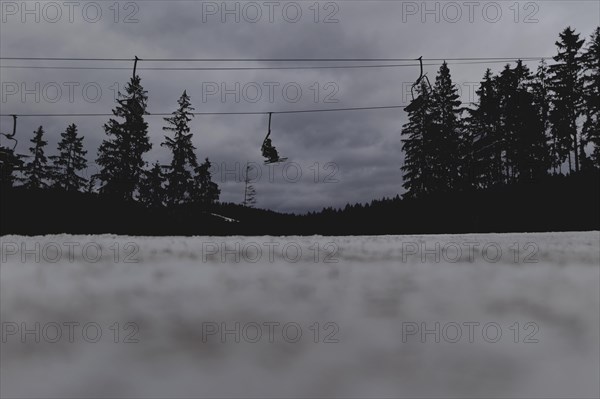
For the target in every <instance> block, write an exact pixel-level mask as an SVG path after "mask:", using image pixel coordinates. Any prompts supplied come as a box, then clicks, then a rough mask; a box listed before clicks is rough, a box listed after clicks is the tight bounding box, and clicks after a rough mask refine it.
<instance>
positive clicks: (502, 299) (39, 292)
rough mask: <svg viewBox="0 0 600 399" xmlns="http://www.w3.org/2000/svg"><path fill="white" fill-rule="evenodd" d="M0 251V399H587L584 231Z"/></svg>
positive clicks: (593, 310) (595, 253)
mask: <svg viewBox="0 0 600 399" xmlns="http://www.w3.org/2000/svg"><path fill="white" fill-rule="evenodd" d="M1 241H2V251H3V253H2V265H1V269H0V273H1V275H0V283H1V284H0V300H1V301H0V307H1V315H0V316H1V320H2V331H3V337H2V344H1V351H0V356H1V357H0V360H1V365H0V394H1V395H0V396H1V397H3V398H4V397H27V398H33V397H52V398H58V397H60V398H69V397H78V398H85V397H137V398H140V397H144V398H146V397H169V398H176V397H229V398H231V397H240V398H250V397H252V398H256V397H295V398H299V397H429V398H430V397H444V398H446V397H478V398H480V397H481V398H484V397H494V398H500V397H520V398H527V397H536V398H552V397H580V398H583V397H596V398H597V397H599V396H600V388H599V382H598V379H599V374H600V366H599V362H600V342H599V341H600V335H599V322H600V320H599V318H600V316H599V308H600V293H599V291H600V253H599V252H600V249H599V245H600V233H599V232H585V233H546V234H506V235H504V234H502V235H501V234H490V235H440V236H382V237H227V238H215V237H190V238H181V237H168V238H147V237H118V236H110V235H104V236H67V235H61V236H45V237H17V236H5V237H2V238H1ZM128 243H130V244H131V245H133V247H131V246H128ZM265 243H267V244H265ZM474 243H478V245H475V244H474ZM515 243H517V244H516V245H515ZM75 244H77V246H75ZM36 245H37V247H36ZM285 245H287V247H286V249H285V251H283V247H284V246H285ZM436 245H437V246H436ZM69 246H71V248H73V250H72V251H67V248H68V247H69ZM469 246H471V248H473V250H472V251H468V250H467V248H468V247H469ZM484 246H487V247H486V248H485V251H484V249H483V247H484ZM57 247H59V248H61V251H62V252H61V253H60V254H59V253H58V250H57ZM83 247H85V248H86V249H85V251H84V250H83ZM16 248H18V249H16ZM138 248H139V252H137V249H138ZM269 248H271V249H272V250H269ZM298 248H300V250H301V251H302V253H301V255H300V259H299V260H298V261H294V260H295V258H296V257H297V254H296V252H298ZM416 248H418V249H417V250H415V249H416ZM458 248H460V251H461V252H460V253H459V250H458ZM498 248H500V249H501V251H502V254H501V256H499V257H498V256H496V254H495V252H494V251H495V250H497V249H498ZM517 248H518V251H517ZM23 249H25V250H26V251H29V252H26V251H23ZM99 249H100V251H98V250H99ZM258 249H260V251H261V252H262V253H259V251H258ZM317 250H318V251H317ZM426 250H427V251H426ZM115 254H117V255H118V258H116V259H115ZM36 255H39V257H40V259H39V261H36V259H35V256H36ZM57 255H58V256H57ZM70 255H73V256H72V257H71V256H70ZM423 255H424V256H425V259H423V258H422V256H423ZM457 255H460V259H458V260H456V259H457V258H458V257H459V256H457ZM515 256H516V258H515ZM23 257H24V259H23ZM57 257H58V260H56V259H57ZM436 257H439V262H438V260H437V259H436ZM125 258H127V259H125ZM126 260H127V262H126ZM136 260H137V261H138V262H137V263H129V262H128V261H136ZM36 322H37V323H40V324H39V326H40V327H39V328H38V330H37V331H38V332H37V333H36V327H35V326H36V324H35V323H36ZM70 322H75V323H79V324H78V325H75V324H71V326H72V328H73V337H69V327H66V326H65V325H64V323H70ZM128 322H130V323H135V324H129V325H127V324H126V323H128ZM269 322H273V323H279V324H278V325H276V324H267V326H265V323H269ZM317 322H318V323H319V325H318V328H317V326H316V325H315V324H314V323H317ZM328 322H330V323H334V324H326V323H328ZM436 322H438V323H440V324H439V327H436ZM86 323H97V324H93V325H92V326H95V328H97V327H99V328H100V329H101V332H102V336H101V338H99V339H98V342H97V343H92V341H94V340H95V337H96V335H97V333H96V331H95V330H94V328H89V325H88V327H86V331H85V333H84V332H83V331H82V330H83V329H84V326H85V325H87V324H86ZM114 323H119V324H118V326H115V325H114ZM222 323H225V324H222ZM236 323H239V328H237V327H236ZM290 323H292V324H290ZM293 323H296V324H293ZM465 323H466V324H465ZM470 323H479V324H478V325H477V324H470ZM490 323H492V324H490ZM494 323H495V324H494ZM515 323H518V325H515ZM527 323H529V324H527ZM57 325H58V326H59V327H60V332H61V334H62V336H61V338H60V339H59V340H58V342H56V343H53V341H56V340H57V339H56V338H57V332H58V331H59V328H58V327H57ZM269 325H270V326H271V327H268V326H269ZM135 326H137V327H139V330H138V331H136V330H135ZM257 326H259V327H257ZM284 326H287V327H286V328H287V329H286V331H285V332H283V331H282V330H283V327H284ZM290 326H291V327H290ZM457 326H458V328H457ZM469 326H471V327H469ZM484 326H487V328H486V331H485V332H484V331H483V330H484ZM215 327H216V328H217V330H215ZM222 327H224V328H225V329H228V330H229V331H233V332H229V333H227V332H225V334H222V333H223V331H222V329H221V328H222ZM298 327H299V328H301V331H302V336H301V337H299V338H298V337H297V335H298V334H297V329H298ZM498 327H499V328H500V330H501V334H502V335H501V337H500V338H497V336H498V334H497V331H496V330H497V328H498ZM15 328H16V330H15ZM259 328H260V333H261V334H262V335H261V337H260V339H258V342H252V341H256V338H257V337H258V333H259ZM415 328H417V329H418V331H417V332H415ZM470 328H472V331H473V336H472V337H470V336H469V332H470ZM270 329H272V330H271V331H270ZM425 329H426V330H427V331H425V334H424V335H422V333H423V332H424V330H425ZM459 329H460V332H461V334H462V336H461V337H460V338H459V339H458V340H457V339H456V338H457V336H458V331H459ZM24 330H26V331H24ZM31 330H32V331H33V333H32V332H27V331H31ZM436 330H437V332H436ZM116 331H118V332H119V334H118V335H116V333H115V332H116ZM236 331H237V332H236ZM315 331H318V332H319V334H318V335H317V334H316V333H315ZM428 331H432V332H428ZM270 332H272V333H273V334H272V335H271V334H270ZM23 333H25V334H24V335H23ZM36 334H37V335H38V336H37V337H36ZM128 335H130V336H129V337H128V338H127V337H126V336H128ZM236 335H237V337H236ZM436 335H438V337H436ZM71 338H72V339H71ZM236 339H238V340H239V342H236ZM36 340H39V342H36ZM115 340H116V341H118V343H114V341H115ZM135 340H137V341H138V342H137V343H133V342H129V343H127V342H124V341H135ZM436 340H439V342H436ZM515 340H516V341H518V342H517V343H515ZM71 341H72V342H71ZM293 341H297V342H293ZM315 341H317V343H315ZM335 341H338V342H335ZM455 341H457V342H455ZM495 341H497V342H495ZM536 341H537V342H536Z"/></svg>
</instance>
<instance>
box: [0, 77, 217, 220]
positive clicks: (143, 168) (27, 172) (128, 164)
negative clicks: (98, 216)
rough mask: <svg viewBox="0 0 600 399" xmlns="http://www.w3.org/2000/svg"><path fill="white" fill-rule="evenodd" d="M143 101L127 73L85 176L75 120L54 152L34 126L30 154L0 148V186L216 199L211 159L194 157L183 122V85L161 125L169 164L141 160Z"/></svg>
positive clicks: (161, 201) (158, 203)
mask: <svg viewBox="0 0 600 399" xmlns="http://www.w3.org/2000/svg"><path fill="white" fill-rule="evenodd" d="M147 101H148V95H147V92H146V91H145V90H144V89H143V87H142V86H141V84H140V78H139V76H137V75H136V76H134V77H132V78H131V80H130V82H129V84H128V85H126V87H125V93H119V98H118V99H117V106H116V107H115V108H114V109H113V114H114V116H115V118H111V119H110V120H109V121H108V122H107V123H106V124H104V131H105V133H106V136H107V137H106V139H105V140H104V141H103V142H102V144H101V145H100V148H99V149H98V157H97V159H96V164H97V165H98V166H99V168H100V169H99V173H98V174H95V175H92V176H91V177H90V178H89V179H86V178H85V177H83V176H82V175H81V174H82V171H83V170H85V169H86V168H87V161H86V154H87V151H86V150H85V149H84V147H83V139H84V137H83V136H81V135H79V133H78V131H77V126H76V125H75V124H71V125H69V126H68V127H67V128H66V130H65V131H64V132H63V133H61V140H60V142H59V143H58V148H57V152H58V155H54V156H50V157H47V156H46V154H45V151H46V146H47V144H48V143H47V141H45V140H44V129H43V127H42V126H40V127H39V128H38V129H37V130H36V131H35V132H34V136H33V138H32V139H31V143H32V146H31V147H30V148H29V152H30V155H28V156H26V155H22V154H15V153H14V151H13V150H12V149H9V148H6V147H3V148H2V153H1V154H0V155H2V171H1V173H0V178H1V187H2V190H3V191H4V192H6V190H7V189H10V188H13V187H15V186H20V187H21V188H22V189H28V190H45V189H49V188H50V189H53V190H54V191H61V192H64V193H65V194H67V195H68V194H69V193H81V192H86V193H90V194H91V193H98V194H100V196H102V197H104V198H111V199H113V200H118V201H122V202H132V201H135V202H138V203H140V204H142V205H144V206H145V207H147V208H161V207H165V206H181V205H189V204H194V205H196V204H198V205H202V206H207V205H211V204H214V203H216V202H217V201H218V200H219V196H220V190H219V187H218V185H217V184H216V183H215V182H213V181H212V177H211V172H210V167H211V163H210V161H209V159H208V158H206V159H205V160H204V162H202V163H199V162H198V160H197V157H196V153H195V151H196V148H195V147H194V145H193V144H192V136H193V134H192V133H191V132H190V127H189V122H190V121H191V119H192V117H193V113H192V111H193V110H194V108H192V106H191V102H190V97H189V96H188V95H187V93H186V92H185V91H184V92H183V94H182V95H181V97H180V99H179V101H178V105H179V106H178V108H177V110H176V111H174V112H173V114H172V116H170V117H167V118H165V122H166V124H165V126H164V127H163V130H165V131H166V132H168V133H169V134H168V135H165V137H164V142H163V143H162V144H161V145H162V146H164V147H166V148H167V149H168V150H169V151H170V153H171V155H172V156H171V162H170V164H169V165H160V164H159V163H158V162H156V163H154V164H152V165H150V166H148V165H147V163H146V162H145V161H144V154H145V153H147V152H148V151H150V149H151V148H152V143H151V142H150V139H149V136H148V124H147V123H146V121H145V120H144V115H147V111H146V105H147ZM117 118H118V120H117ZM19 171H20V172H21V173H20V174H18V173H17V172H19Z"/></svg>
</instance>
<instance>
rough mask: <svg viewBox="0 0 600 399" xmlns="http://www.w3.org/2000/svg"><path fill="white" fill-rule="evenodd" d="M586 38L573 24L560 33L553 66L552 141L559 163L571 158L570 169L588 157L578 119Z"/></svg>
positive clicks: (576, 167)
mask: <svg viewBox="0 0 600 399" xmlns="http://www.w3.org/2000/svg"><path fill="white" fill-rule="evenodd" d="M583 43H584V40H581V39H579V34H577V33H575V31H574V30H573V29H571V27H567V28H566V29H565V30H564V31H563V32H562V33H560V40H559V41H557V42H556V46H557V47H558V54H557V55H556V56H554V61H556V63H555V64H554V65H552V66H550V72H551V74H552V77H551V88H552V111H551V113H550V118H551V122H552V135H553V141H554V142H556V156H557V158H558V159H557V162H560V163H563V162H564V161H565V160H567V161H568V164H569V171H572V170H575V171H578V170H579V167H580V158H581V157H585V153H584V151H583V148H584V147H585V141H584V139H583V138H582V137H581V136H580V135H579V132H578V128H577V119H578V118H579V116H580V115H581V111H582V100H583V80H582V78H581V74H582V62H581V54H580V50H581V47H582V46H583Z"/></svg>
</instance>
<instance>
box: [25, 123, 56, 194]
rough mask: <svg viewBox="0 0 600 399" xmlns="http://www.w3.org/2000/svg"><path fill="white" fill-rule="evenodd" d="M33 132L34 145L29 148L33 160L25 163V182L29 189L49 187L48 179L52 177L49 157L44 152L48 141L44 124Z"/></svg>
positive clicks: (32, 140)
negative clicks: (45, 137)
mask: <svg viewBox="0 0 600 399" xmlns="http://www.w3.org/2000/svg"><path fill="white" fill-rule="evenodd" d="M33 133H34V136H33V138H32V139H31V142H32V143H33V147H30V148H29V152H30V153H31V162H29V163H27V164H26V165H25V168H24V170H23V174H24V178H23V182H24V185H25V187H27V188H29V189H40V188H46V187H48V180H49V179H50V178H51V174H50V169H49V167H48V159H47V158H46V155H45V154H44V147H45V146H46V145H47V144H48V142H47V141H45V140H44V129H43V128H42V126H40V127H38V128H37V130H36V131H34V132H33Z"/></svg>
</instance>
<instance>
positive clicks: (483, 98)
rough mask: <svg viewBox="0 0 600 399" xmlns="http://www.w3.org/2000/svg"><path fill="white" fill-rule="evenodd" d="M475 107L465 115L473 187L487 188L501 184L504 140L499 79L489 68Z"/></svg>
mask: <svg viewBox="0 0 600 399" xmlns="http://www.w3.org/2000/svg"><path fill="white" fill-rule="evenodd" d="M476 94H477V96H478V101H477V104H475V108H474V109H470V110H468V112H469V116H468V117H467V118H466V124H467V131H468V132H469V136H470V140H471V142H472V144H471V153H467V154H466V157H467V158H470V159H471V178H472V179H473V184H472V186H474V187H476V188H487V187H491V186H494V185H496V184H500V183H502V141H501V137H500V126H499V123H500V122H499V121H500V115H499V97H498V92H497V84H496V79H495V77H494V76H493V74H492V71H491V70H490V69H488V70H487V71H486V72H485V75H484V76H483V80H482V81H481V83H480V84H479V88H478V89H477V91H476Z"/></svg>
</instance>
